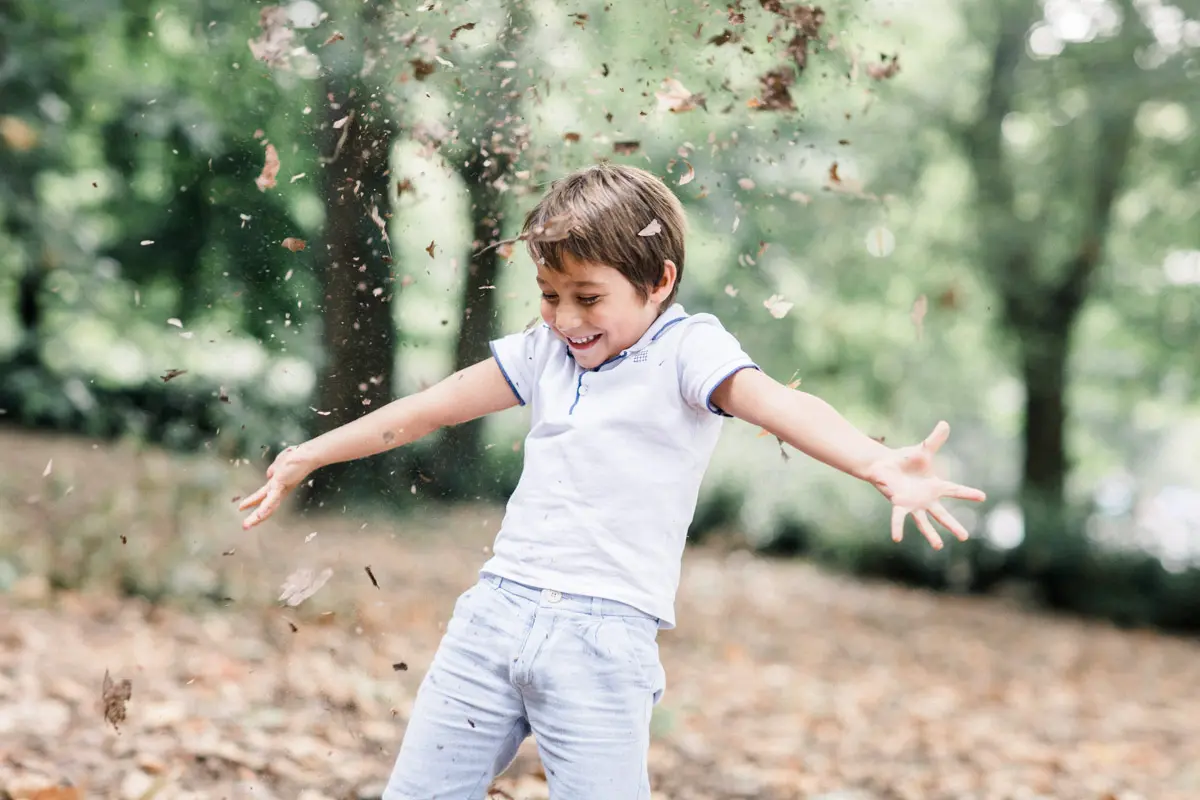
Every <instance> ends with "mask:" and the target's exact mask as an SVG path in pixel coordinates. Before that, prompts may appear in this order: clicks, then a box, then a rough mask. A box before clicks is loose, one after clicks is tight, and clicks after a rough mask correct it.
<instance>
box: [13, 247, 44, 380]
mask: <svg viewBox="0 0 1200 800" xmlns="http://www.w3.org/2000/svg"><path fill="white" fill-rule="evenodd" d="M45 283H46V267H45V264H44V263H43V259H42V258H41V257H40V256H39V257H38V258H36V259H31V260H30V261H29V263H28V264H26V265H25V271H24V272H22V273H21V280H20V283H19V284H18V285H17V319H19V320H20V323H21V334H20V335H21V340H20V342H19V343H18V345H17V352H16V356H15V357H14V362H15V363H16V365H17V366H18V367H36V366H38V365H39V364H41V363H42V317H43V315H44V314H43V307H42V287H43V286H44V285H45Z"/></svg>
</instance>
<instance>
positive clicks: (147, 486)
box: [0, 430, 1200, 800]
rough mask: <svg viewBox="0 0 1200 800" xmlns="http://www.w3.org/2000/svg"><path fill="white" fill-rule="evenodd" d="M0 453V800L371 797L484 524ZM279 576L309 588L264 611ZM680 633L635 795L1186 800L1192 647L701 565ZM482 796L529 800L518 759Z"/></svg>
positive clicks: (740, 562) (1028, 614)
mask: <svg viewBox="0 0 1200 800" xmlns="http://www.w3.org/2000/svg"><path fill="white" fill-rule="evenodd" d="M0 453H2V454H3V458H2V462H0V463H2V466H0V798H11V799H12V800H20V799H22V798H34V799H36V800H77V798H85V797H86V798H114V800H151V799H152V798H153V799H154V800H169V799H173V798H206V799H207V798H213V799H216V798H229V799H230V800H233V799H234V798H238V799H239V800H240V799H241V798H256V800H270V799H271V798H288V799H289V800H291V799H292V798H298V799H299V800H321V799H322V798H326V799H328V800H357V799H358V798H370V797H378V793H379V791H380V789H381V787H382V785H383V782H384V780H385V779H386V776H387V773H388V772H389V770H390V767H391V762H392V759H393V757H394V755H395V751H396V748H397V745H398V743H399V741H400V737H401V734H402V732H403V728H404V723H405V720H406V718H407V715H408V713H409V711H410V708H411V705H412V701H413V697H414V694H415V692H416V690H417V686H418V684H419V681H420V679H421V676H422V675H423V674H424V671H425V668H426V667H427V665H428V664H429V661H430V659H431V657H432V655H433V652H434V649H435V647H436V646H437V643H438V640H439V637H440V634H441V632H442V630H443V629H444V625H445V622H446V619H447V617H448V615H449V613H450V611H451V607H452V605H453V602H454V599H455V596H456V595H457V594H458V593H460V592H461V591H463V590H464V589H466V588H467V587H468V586H470V585H471V583H472V582H473V580H474V577H475V574H476V571H477V569H478V567H479V565H480V564H482V562H483V560H484V559H485V558H486V554H487V546H488V544H489V543H490V541H491V537H492V535H493V534H494V532H495V530H496V527H497V525H498V522H499V518H500V511H499V510H498V509H496V508H491V507H478V506H472V507H455V508H445V507H436V506H435V507H433V508H430V509H428V510H426V511H422V512H420V513H414V514H413V515H412V516H409V517H405V518H402V519H395V518H393V519H382V518H378V517H376V518H370V519H366V518H359V517H356V516H354V515H353V514H352V513H350V512H346V513H340V512H341V509H338V510H337V511H338V512H339V513H333V514H329V515H326V516H323V517H319V518H317V517H307V518H301V517H298V516H292V515H284V516H282V517H281V518H280V519H279V520H278V521H272V522H270V523H268V524H267V525H264V526H262V527H261V528H260V529H256V530H254V531H251V532H249V533H243V532H242V531H241V530H240V527H239V526H238V520H239V519H240V517H239V515H238V514H237V513H236V512H235V511H234V509H233V507H232V505H231V503H230V502H229V501H230V497H231V496H232V494H229V493H226V492H227V489H228V488H229V487H230V486H233V485H234V484H235V483H236V484H238V486H237V487H235V488H236V489H237V490H240V491H249V490H251V489H253V488H255V486H256V485H257V484H256V481H257V480H258V476H259V474H261V470H260V468H259V467H258V466H250V465H246V464H244V463H243V464H234V465H231V464H229V463H227V462H222V461H220V460H218V459H216V458H214V457H207V458H205V457H189V458H181V457H172V456H167V455H165V454H162V453H160V452H157V451H141V450H138V449H137V448H135V447H132V446H127V445H106V444H94V443H92V442H89V441H85V440H82V439H73V438H51V437H44V436H33V435H29V434H21V433H14V432H11V431H3V430H0ZM181 486H182V487H184V488H182V489H180V488H179V487H181ZM885 533H886V532H885ZM314 534H315V535H314ZM122 537H123V538H122ZM118 539H120V541H118ZM79 542H83V543H84V544H83V545H80V544H79ZM19 563H20V564H25V565H26V567H24V568H22V569H14V565H17V564H19ZM29 565H33V566H35V567H37V568H36V569H32V571H30V569H31V567H29ZM131 565H132V566H131ZM134 567H136V569H134ZM367 567H370V572H371V575H368V574H367V569H366V568H367ZM300 568H311V569H314V570H321V569H324V568H329V569H331V570H332V577H331V578H330V579H329V581H328V583H326V584H325V585H324V586H323V587H322V588H320V589H319V590H318V591H316V592H315V594H313V596H312V597H310V598H309V599H307V600H306V601H304V602H303V603H302V604H301V605H299V606H298V607H295V608H290V607H286V606H284V605H282V604H281V603H279V602H277V598H278V597H279V595H280V591H281V590H280V586H281V585H282V584H283V583H284V582H285V581H286V580H287V578H288V576H289V575H291V574H292V573H293V572H294V571H295V570H297V569H300ZM147 573H151V574H148V575H147ZM49 574H55V575H58V576H59V578H58V579H59V580H62V579H63V576H64V575H67V576H70V575H74V577H75V579H77V580H75V582H76V583H77V584H78V587H79V588H75V589H71V590H68V591H58V592H51V591H50V589H49V583H48V580H47V578H46V575H49ZM114 575H140V577H138V578H137V580H138V581H140V582H141V583H139V585H146V586H151V587H153V586H166V585H169V586H170V587H172V592H171V597H170V599H169V600H168V601H166V602H162V603H157V604H151V603H149V602H147V601H145V600H142V599H131V598H128V597H123V596H122V595H121V594H119V593H118V592H116V591H114V590H113V589H112V585H113V576H114ZM371 576H373V578H372V577H371ZM214 581H215V583H214ZM68 582H71V581H68ZM375 582H377V583H378V587H376V586H375V585H374V583H375ZM5 587H7V588H5ZM181 587H182V588H181ZM188 587H193V588H194V589H195V592H198V593H204V592H207V593H208V594H211V595H214V596H223V597H226V598H228V599H224V600H222V599H217V600H215V601H214V600H211V599H210V600H201V599H197V598H195V597H193V598H191V599H189V597H188V594H187V592H188ZM196 587H199V588H196ZM678 618H679V624H680V627H679V628H678V629H676V630H672V631H667V632H664V633H663V634H662V635H661V637H660V644H661V653H662V659H663V663H664V665H665V667H666V670H667V676H668V678H667V680H668V688H667V692H666V695H665V696H664V697H663V700H662V702H661V703H660V705H659V706H658V707H657V708H656V711H655V718H654V722H653V743H652V747H651V757H650V767H651V773H652V782H653V787H654V798H655V800H718V799H720V800H731V799H732V798H764V799H765V800H774V799H775V798H839V799H840V800H852V799H853V800H859V799H861V800H868V799H869V798H879V799H880V800H883V799H884V798H888V799H890V798H905V799H906V800H907V799H909V798H911V799H912V800H918V799H921V800H939V799H942V798H944V799H945V800H960V799H961V800H967V799H970V798H980V799H981V800H982V799H984V798H995V799H996V800H1001V799H1002V798H1003V799H1007V798H1012V799H1013V800H1018V799H1024V798H1087V799H1088V800H1134V799H1135V798H1138V799H1144V800H1168V799H1169V798H1181V799H1182V798H1193V799H1194V798H1197V797H1200V692H1197V691H1196V687H1197V686H1200V643H1197V642H1196V641H1192V640H1188V639H1182V638H1177V637H1170V636H1166V635H1160V634H1157V633H1150V632H1141V631H1121V630H1117V629H1115V628H1113V627H1111V626H1108V625H1105V624H1101V623H1096V622H1088V621H1081V620H1077V619H1070V618H1062V617H1056V616H1052V615H1047V614H1044V613H1038V612H1035V611H1031V610H1028V609H1025V608H1022V607H1020V606H1019V605H1018V604H1017V603H1016V602H1014V601H1011V600H1002V599H986V598H966V597H956V596H949V595H937V594H933V593H928V592H924V591H917V590H913V589H908V588H901V587H897V586H893V585H887V584H881V583H865V582H862V581H859V580H855V579H852V578H849V577H844V576H838V575H834V574H829V573H827V572H824V571H822V570H820V569H817V568H815V567H813V566H811V565H809V564H805V563H801V562H786V561H772V560H766V559H763V558H759V557H754V556H751V555H749V554H747V553H745V552H741V551H737V550H731V549H730V548H724V549H718V548H716V547H709V548H703V549H695V550H693V551H691V552H689V553H688V555H687V557H686V559H685V564H684V571H683V579H682V585H681V587H680V592H679V602H678ZM401 664H403V665H404V666H403V668H401V667H400V666H399V665H401ZM106 674H107V675H109V676H110V685H109V686H107V688H106V686H105V676H106ZM126 680H128V681H129V689H130V692H129V695H130V696H129V698H128V700H127V701H124V700H123V699H122V682H123V681H126ZM106 711H107V716H108V717H109V718H110V720H111V719H116V720H118V724H116V725H114V724H112V722H111V721H106ZM122 713H123V714H124V718H123V719H119V718H120V717H121V715H122ZM495 790H496V791H495V792H494V793H493V796H495V797H511V798H515V799H516V800H526V799H527V800H542V799H544V798H546V797H548V794H547V787H546V782H545V777H544V776H543V775H542V773H541V771H540V768H539V766H538V762H537V757H536V753H535V751H534V749H533V743H532V741H530V742H526V747H525V748H523V750H522V753H521V755H520V756H519V757H518V760H517V761H516V763H514V765H513V766H512V768H510V770H509V771H508V772H507V773H506V774H505V775H504V776H502V777H501V778H500V779H499V780H498V781H497V782H496V784H495ZM6 792H7V795H6V794H5V793H6Z"/></svg>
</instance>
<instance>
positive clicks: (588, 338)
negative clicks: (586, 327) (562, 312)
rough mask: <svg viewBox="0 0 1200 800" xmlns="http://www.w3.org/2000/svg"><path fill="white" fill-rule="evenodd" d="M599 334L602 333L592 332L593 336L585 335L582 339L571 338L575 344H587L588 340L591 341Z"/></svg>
mask: <svg viewBox="0 0 1200 800" xmlns="http://www.w3.org/2000/svg"><path fill="white" fill-rule="evenodd" d="M599 335H600V334H598V333H596V334H592V335H591V336H585V337H583V338H582V339H571V342H572V343H574V344H587V343H588V342H590V341H591V340H592V339H595V338H596V337H597V336H599Z"/></svg>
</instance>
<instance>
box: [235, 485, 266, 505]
mask: <svg viewBox="0 0 1200 800" xmlns="http://www.w3.org/2000/svg"><path fill="white" fill-rule="evenodd" d="M266 496H267V484H263V485H262V487H260V488H259V490H258V491H256V492H255V493H254V494H252V495H249V496H248V497H245V498H243V499H242V502H241V505H239V506H238V511H245V510H246V509H247V508H250V507H251V506H256V505H258V504H259V503H261V502H262V499H263V498H264V497H266Z"/></svg>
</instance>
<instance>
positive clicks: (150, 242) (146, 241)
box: [142, 239, 154, 247]
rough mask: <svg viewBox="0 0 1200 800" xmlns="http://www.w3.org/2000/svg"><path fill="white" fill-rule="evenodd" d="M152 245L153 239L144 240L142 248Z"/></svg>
mask: <svg viewBox="0 0 1200 800" xmlns="http://www.w3.org/2000/svg"><path fill="white" fill-rule="evenodd" d="M152 244H154V240H153V239H142V247H149V246H150V245H152Z"/></svg>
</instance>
